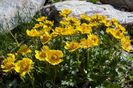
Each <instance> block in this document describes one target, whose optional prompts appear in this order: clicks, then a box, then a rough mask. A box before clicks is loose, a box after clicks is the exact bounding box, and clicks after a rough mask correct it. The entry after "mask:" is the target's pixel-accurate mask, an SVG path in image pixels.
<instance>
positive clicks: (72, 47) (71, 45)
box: [65, 41, 80, 52]
mask: <svg viewBox="0 0 133 88" xmlns="http://www.w3.org/2000/svg"><path fill="white" fill-rule="evenodd" d="M78 48H80V45H79V43H78V42H75V41H72V42H67V43H66V45H65V49H68V50H69V51H70V52H73V51H75V50H77V49H78Z"/></svg>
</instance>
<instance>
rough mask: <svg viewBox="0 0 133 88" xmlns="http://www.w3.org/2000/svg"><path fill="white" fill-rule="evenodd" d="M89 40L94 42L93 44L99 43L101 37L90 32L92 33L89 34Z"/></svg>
mask: <svg viewBox="0 0 133 88" xmlns="http://www.w3.org/2000/svg"><path fill="white" fill-rule="evenodd" d="M87 40H90V41H91V42H92V44H93V46H98V45H99V38H98V36H97V35H94V34H90V35H88V38H87Z"/></svg>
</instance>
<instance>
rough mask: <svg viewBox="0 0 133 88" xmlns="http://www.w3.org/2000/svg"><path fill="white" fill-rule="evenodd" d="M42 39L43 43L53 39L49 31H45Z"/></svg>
mask: <svg viewBox="0 0 133 88" xmlns="http://www.w3.org/2000/svg"><path fill="white" fill-rule="evenodd" d="M40 40H41V42H42V44H46V43H48V42H49V41H50V40H51V35H50V34H49V33H48V32H45V34H43V35H42V36H40Z"/></svg>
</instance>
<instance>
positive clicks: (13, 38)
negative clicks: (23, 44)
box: [9, 31, 20, 46]
mask: <svg viewBox="0 0 133 88" xmlns="http://www.w3.org/2000/svg"><path fill="white" fill-rule="evenodd" d="M9 33H10V34H11V36H12V37H13V39H14V40H15V42H16V43H17V46H19V45H20V44H19V42H18V40H17V39H16V37H15V36H14V35H13V34H12V32H11V31H9Z"/></svg>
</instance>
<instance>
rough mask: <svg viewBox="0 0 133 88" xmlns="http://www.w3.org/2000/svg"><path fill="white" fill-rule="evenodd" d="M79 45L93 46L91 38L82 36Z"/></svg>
mask: <svg viewBox="0 0 133 88" xmlns="http://www.w3.org/2000/svg"><path fill="white" fill-rule="evenodd" d="M80 46H81V48H90V47H92V46H93V44H92V42H91V40H89V39H85V38H84V39H81V40H80Z"/></svg>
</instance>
